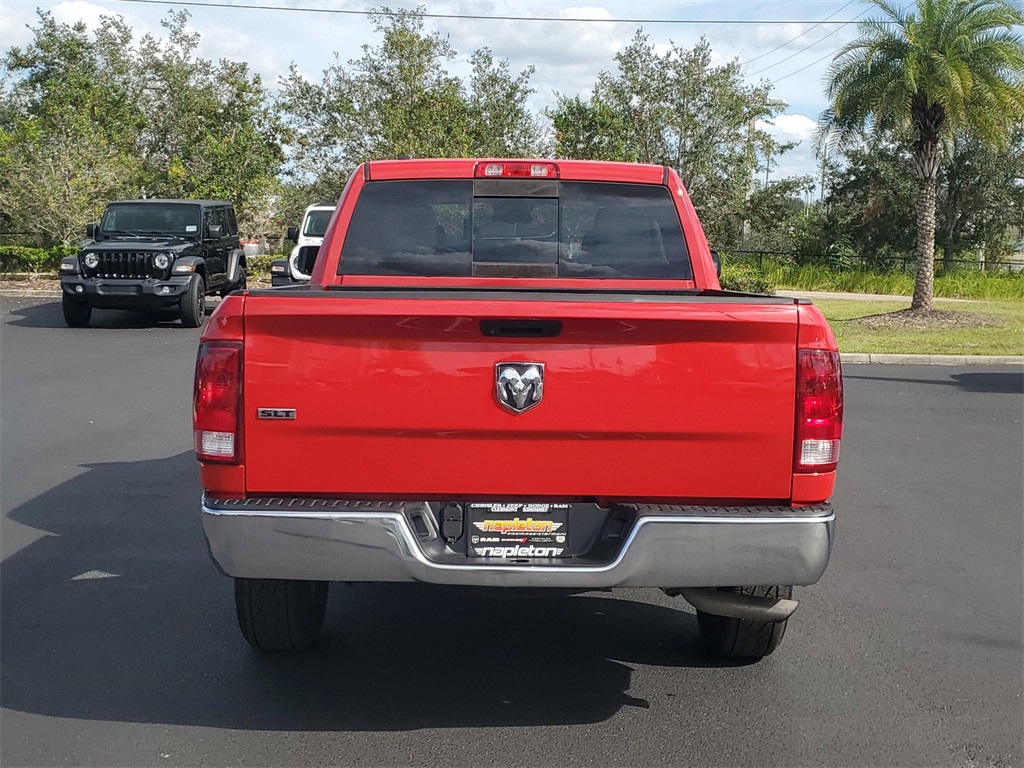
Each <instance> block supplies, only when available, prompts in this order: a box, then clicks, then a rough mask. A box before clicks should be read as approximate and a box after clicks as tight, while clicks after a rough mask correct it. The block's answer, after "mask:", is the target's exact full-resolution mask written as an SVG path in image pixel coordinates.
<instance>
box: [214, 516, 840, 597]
mask: <svg viewBox="0 0 1024 768" xmlns="http://www.w3.org/2000/svg"><path fill="white" fill-rule="evenodd" d="M404 507H405V505H403V504H400V503H396V504H388V503H385V502H365V503H363V502H333V501H330V500H313V499H276V500H268V499H260V500H258V501H257V502H256V503H249V502H244V501H242V502H237V501H235V502H232V501H218V500H212V499H204V501H203V528H204V530H205V531H206V538H207V541H208V542H209V546H210V554H211V555H212V556H213V559H214V560H215V562H216V563H217V565H218V566H219V567H220V569H221V570H222V571H223V572H224V573H226V574H228V575H230V576H238V577H248V578H269V579H313V580H318V581H420V582H428V583H433V584H454V585H468V586H491V587H558V588H570V589H599V588H609V587H719V586H735V585H776V584H782V585H804V584H813V583H815V582H816V581H818V579H820V578H821V576H822V574H823V573H824V572H825V567H826V566H827V565H828V560H829V556H830V554H831V550H832V541H833V536H834V528H835V515H834V513H833V511H832V508H831V507H829V506H817V507H811V508H801V509H789V508H779V507H764V508H756V507H736V508H730V507H640V508H639V510H640V512H639V516H638V517H637V518H636V521H635V523H634V524H633V526H632V528H631V530H630V532H629V534H628V536H626V538H625V540H624V541H623V543H622V547H621V549H620V550H619V552H618V555H617V556H616V557H615V558H614V559H613V560H612V561H610V562H607V563H602V564H586V565H576V564H572V565H558V564H490V563H487V564H480V563H473V562H469V561H468V558H467V561H466V562H465V563H460V562H444V563H442V562H437V561H436V560H432V559H431V558H429V557H427V556H426V554H425V553H424V550H423V547H422V546H421V544H420V541H419V539H418V538H417V535H416V532H415V531H414V530H413V528H412V526H411V525H410V523H409V520H408V518H407V516H406V511H405V509H404ZM665 510H669V511H670V513H667V514H666V513H665ZM548 562H550V561H548Z"/></svg>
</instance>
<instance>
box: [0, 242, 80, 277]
mask: <svg viewBox="0 0 1024 768" xmlns="http://www.w3.org/2000/svg"><path fill="white" fill-rule="evenodd" d="M77 252H78V251H77V249H76V248H75V247H74V246H73V245H55V246H53V247H52V248H28V247H25V246H22V245H0V273H3V274H5V275H6V274H10V273H11V272H31V273H32V274H34V275H38V274H39V273H41V272H56V271H57V267H58V265H59V264H60V260H61V259H62V258H64V257H65V256H72V255H74V254H75V253H77Z"/></svg>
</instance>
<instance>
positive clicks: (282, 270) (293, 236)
mask: <svg viewBox="0 0 1024 768" xmlns="http://www.w3.org/2000/svg"><path fill="white" fill-rule="evenodd" d="M334 209H335V206H334V205H311V206H309V207H308V208H307V209H306V213H305V214H304V215H303V217H302V226H301V227H288V239H289V240H293V241H294V242H295V247H294V248H292V252H291V254H290V255H289V256H288V259H287V260H285V259H277V260H276V261H274V263H273V265H272V266H271V279H272V282H273V284H274V285H294V284H296V283H305V282H308V281H309V276H310V275H311V274H312V272H313V265H314V264H315V263H316V256H317V253H319V252H320V245H321V244H322V243H323V241H324V233H325V232H326V231H327V225H328V224H330V222H331V217H332V216H334Z"/></svg>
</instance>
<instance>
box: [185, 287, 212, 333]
mask: <svg viewBox="0 0 1024 768" xmlns="http://www.w3.org/2000/svg"><path fill="white" fill-rule="evenodd" d="M205 318H206V283H205V282H204V281H203V278H202V276H201V275H192V277H191V278H190V279H189V281H188V287H187V288H186V289H185V293H183V294H182V296H181V324H182V325H184V326H185V327H186V328H198V327H199V326H201V325H202V324H203V320H204V319H205Z"/></svg>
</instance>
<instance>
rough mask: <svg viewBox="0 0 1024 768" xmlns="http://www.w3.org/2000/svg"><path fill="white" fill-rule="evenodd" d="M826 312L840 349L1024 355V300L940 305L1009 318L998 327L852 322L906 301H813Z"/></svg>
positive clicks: (902, 305) (901, 304)
mask: <svg viewBox="0 0 1024 768" xmlns="http://www.w3.org/2000/svg"><path fill="white" fill-rule="evenodd" d="M814 303H815V304H816V305H817V306H818V307H820V308H821V311H822V312H824V313H825V317H827V318H828V321H829V323H830V324H831V325H832V330H833V331H835V334H836V338H837V340H838V341H839V349H840V351H842V352H873V353H900V354H915V355H1024V302H1013V301H971V302H965V303H962V304H960V303H957V304H940V305H936V306H937V308H939V309H943V310H950V311H954V312H971V313H977V314H982V315H994V316H996V317H999V318H1001V319H1003V320H1004V321H1005V325H1003V326H1001V327H998V328H955V329H941V330H940V329H935V330H918V329H898V328H892V329H880V328H878V329H876V328H866V327H864V326H862V325H858V324H857V323H852V322H850V320H853V319H855V318H858V317H865V316H867V315H877V314H881V313H884V312H894V311H897V310H900V309H907V308H908V307H909V306H910V302H909V301H907V302H906V303H904V302H899V301H859V300H844V299H830V300H825V299H823V300H820V301H817V300H816V301H815V302H814Z"/></svg>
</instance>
